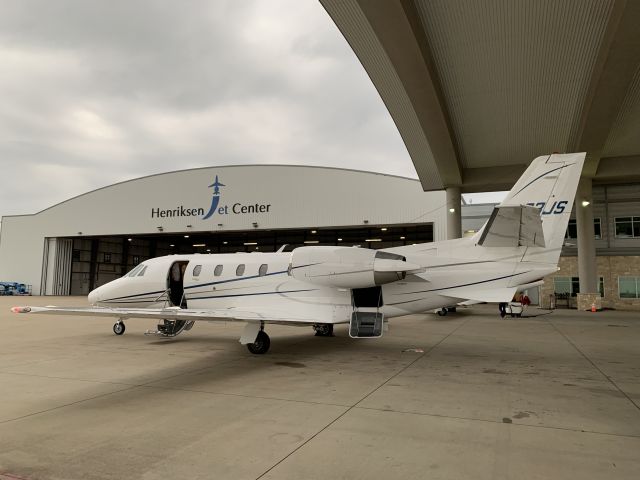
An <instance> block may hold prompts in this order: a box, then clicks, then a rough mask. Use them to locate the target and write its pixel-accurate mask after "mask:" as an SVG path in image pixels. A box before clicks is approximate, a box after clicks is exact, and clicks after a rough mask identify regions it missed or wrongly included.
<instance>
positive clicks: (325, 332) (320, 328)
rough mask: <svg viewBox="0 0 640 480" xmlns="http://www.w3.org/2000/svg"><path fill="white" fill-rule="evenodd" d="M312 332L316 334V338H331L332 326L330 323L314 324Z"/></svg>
mask: <svg viewBox="0 0 640 480" xmlns="http://www.w3.org/2000/svg"><path fill="white" fill-rule="evenodd" d="M313 330H314V331H315V332H316V337H333V324H331V323H316V324H315V325H314V326H313Z"/></svg>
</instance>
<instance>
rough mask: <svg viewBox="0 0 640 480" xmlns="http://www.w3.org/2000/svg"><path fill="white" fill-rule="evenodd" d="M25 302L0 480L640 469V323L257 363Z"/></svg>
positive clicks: (367, 344) (434, 326)
mask: <svg viewBox="0 0 640 480" xmlns="http://www.w3.org/2000/svg"><path fill="white" fill-rule="evenodd" d="M11 300H12V299H11V298H6V297H5V298H2V299H0V319H1V321H2V324H3V325H4V332H3V335H2V337H1V338H0V352H1V353H0V357H1V358H2V366H1V367H0V379H1V385H2V402H1V403H0V472H1V474H0V478H2V479H3V480H4V479H6V478H11V479H14V478H21V479H106V478H113V479H116V478H117V479H122V478H147V479H151V478H158V479H159V478H167V479H168V478H194V479H195V478H203V479H204V478H234V479H258V478H265V479H268V478H272V479H284V478H289V479H300V478H318V479H325V478H368V479H371V478H380V479H383V478H385V479H386V478H474V479H490V478H491V479H496V478H497V479H500V478H584V479H592V478H609V479H611V478H620V479H622V478H629V479H632V478H637V474H638V471H640V459H639V458H638V455H637V452H638V449H639V448H640V410H639V408H638V405H639V404H640V382H638V373H639V372H640V354H639V353H638V349H637V345H638V342H639V341H640V321H639V320H638V319H637V315H636V314H634V313H632V312H619V311H606V312H601V313H599V314H598V315H597V316H596V315H590V314H585V313H577V312H576V311H573V310H556V311H554V312H553V313H548V312H547V311H544V310H538V309H531V310H529V311H528V312H527V315H528V316H529V318H520V319H511V318H507V319H501V318H500V317H499V316H497V315H496V312H495V309H494V308H493V307H492V306H479V307H475V308H474V309H473V311H471V310H461V311H459V312H458V314H456V315H448V316H447V317H439V316H436V315H433V314H425V315H415V316H408V317H402V318H398V319H396V320H395V321H392V322H391V326H390V330H389V332H387V334H385V335H384V336H383V337H382V338H381V339H379V340H377V341H367V340H365V341H357V340H353V339H350V338H349V337H348V335H347V332H346V328H344V327H342V328H338V329H337V331H336V336H335V337H333V338H320V337H314V336H313V335H312V332H311V329H305V328H291V327H276V326H274V327H273V328H272V332H273V335H274V337H277V338H278V341H277V342H275V343H274V348H273V349H272V351H271V352H270V354H269V355H266V356H254V355H251V354H249V353H248V352H247V351H246V349H244V348H242V347H241V345H239V344H238V341H237V338H238V335H239V332H240V330H241V328H242V326H241V325H240V324H235V323H227V324H198V325H197V326H196V328H194V330H192V331H191V332H188V334H186V335H183V336H181V337H176V338H175V339H174V340H168V341H167V340H162V341H160V340H158V339H156V338H148V337H144V336H143V331H144V329H145V328H147V327H150V326H152V325H151V324H149V322H148V321H145V320H143V321H139V322H134V321H131V322H129V323H130V325H129V330H128V331H127V334H126V335H124V336H122V337H117V336H115V335H113V334H112V332H111V322H110V321H109V320H98V319H90V318H84V317H75V318H64V317H62V318H59V319H52V318H46V317H45V318H41V317H21V316H12V315H11V314H10V313H8V310H9V308H8V307H9V306H10V305H11V304H12V302H11ZM13 300H14V301H15V299H13ZM30 300H32V301H33V302H34V303H37V304H43V305H44V304H46V303H57V304H61V305H68V304H74V305H76V304H78V303H79V302H80V303H81V302H83V301H84V299H83V298H80V297H59V298H50V297H49V298H45V297H39V298H33V299H30ZM534 315H537V316H534ZM408 349H418V350H417V351H405V350H408ZM420 350H423V351H422V352H421V351H420ZM212 446H214V447H212Z"/></svg>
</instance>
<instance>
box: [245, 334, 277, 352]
mask: <svg viewBox="0 0 640 480" xmlns="http://www.w3.org/2000/svg"><path fill="white" fill-rule="evenodd" d="M270 346H271V339H269V335H267V332H265V331H264V330H260V331H259V332H258V336H257V337H256V339H255V340H254V342H253V343H247V348H248V349H249V351H250V352H251V353H253V354H254V355H262V354H265V353H267V352H268V351H269V347H270Z"/></svg>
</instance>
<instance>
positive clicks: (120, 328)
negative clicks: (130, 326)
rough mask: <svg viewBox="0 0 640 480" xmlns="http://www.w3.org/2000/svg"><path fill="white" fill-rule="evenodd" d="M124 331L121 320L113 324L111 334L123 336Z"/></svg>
mask: <svg viewBox="0 0 640 480" xmlns="http://www.w3.org/2000/svg"><path fill="white" fill-rule="evenodd" d="M125 330H126V327H125V326H124V322H123V321H122V320H118V321H117V322H116V323H114V324H113V333H115V334H116V335H122V334H124V331H125Z"/></svg>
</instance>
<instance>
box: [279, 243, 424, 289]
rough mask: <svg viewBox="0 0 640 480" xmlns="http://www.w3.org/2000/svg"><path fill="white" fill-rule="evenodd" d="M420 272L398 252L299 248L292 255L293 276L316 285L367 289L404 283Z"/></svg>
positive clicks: (364, 249) (337, 248) (323, 247)
mask: <svg viewBox="0 0 640 480" xmlns="http://www.w3.org/2000/svg"><path fill="white" fill-rule="evenodd" d="M417 269H420V267H419V266H417V265H411V264H408V263H407V262H406V258H405V257H403V256H402V255H397V254H395V253H388V252H380V251H376V250H371V249H368V248H355V247H329V246H326V247H325V246H314V247H298V248H296V249H295V250H293V252H291V262H290V264H289V275H291V276H292V277H293V278H295V279H296V280H302V281H306V282H310V283H314V284H316V285H324V286H329V287H336V288H367V287H375V286H378V285H383V284H385V283H391V282H396V281H398V280H403V279H404V278H405V277H406V275H407V272H408V271H412V270H417Z"/></svg>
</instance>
